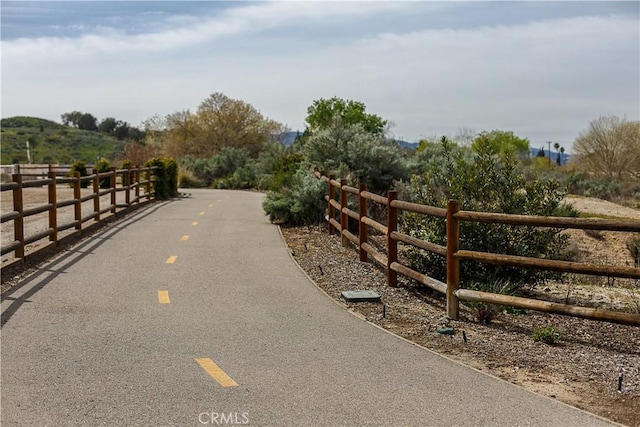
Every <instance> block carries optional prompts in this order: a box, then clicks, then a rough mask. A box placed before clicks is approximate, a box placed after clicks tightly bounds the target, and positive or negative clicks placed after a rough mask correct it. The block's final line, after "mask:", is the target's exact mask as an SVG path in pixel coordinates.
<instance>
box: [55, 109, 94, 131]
mask: <svg viewBox="0 0 640 427" xmlns="http://www.w3.org/2000/svg"><path fill="white" fill-rule="evenodd" d="M60 117H61V118H62V123H63V124H64V125H67V126H73V127H77V128H78V129H82V130H91V131H97V130H98V119H96V118H95V117H94V116H93V115H92V114H89V113H81V112H80V111H72V112H70V113H64V114H62V115H61V116H60Z"/></svg>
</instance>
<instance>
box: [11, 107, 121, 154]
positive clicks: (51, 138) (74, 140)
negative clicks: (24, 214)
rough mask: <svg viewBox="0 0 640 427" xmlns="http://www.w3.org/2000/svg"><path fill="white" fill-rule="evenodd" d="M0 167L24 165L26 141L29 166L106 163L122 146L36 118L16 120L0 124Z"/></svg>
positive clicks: (113, 140)
mask: <svg viewBox="0 0 640 427" xmlns="http://www.w3.org/2000/svg"><path fill="white" fill-rule="evenodd" d="M0 136H1V140H2V145H1V147H0V157H1V158H0V163H2V164H3V165H8V164H12V163H15V162H18V163H22V164H25V163H28V159H27V140H28V141H29V148H30V152H31V162H32V163H54V164H55V163H61V164H69V163H72V162H74V161H75V160H83V161H85V162H86V163H88V164H92V163H94V162H95V161H96V160H97V159H99V158H101V157H104V158H106V159H108V160H110V161H113V160H115V158H116V156H117V155H118V154H120V153H121V152H122V149H123V143H122V141H119V140H117V139H116V138H114V137H112V136H109V135H105V134H103V133H100V132H92V131H86V130H80V129H76V128H74V127H70V126H64V125H61V124H59V123H56V122H52V121H50V120H46V119H40V118H37V117H24V116H16V117H9V118H5V119H2V120H1V121H0Z"/></svg>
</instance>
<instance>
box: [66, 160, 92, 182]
mask: <svg viewBox="0 0 640 427" xmlns="http://www.w3.org/2000/svg"><path fill="white" fill-rule="evenodd" d="M76 173H79V174H80V176H81V177H82V176H89V172H88V171H87V165H86V164H85V163H84V162H83V161H82V160H76V161H75V162H73V164H72V165H71V169H70V170H69V176H75V174H76ZM69 186H70V187H73V184H72V183H70V184H69ZM88 186H89V181H80V188H87V187H88Z"/></svg>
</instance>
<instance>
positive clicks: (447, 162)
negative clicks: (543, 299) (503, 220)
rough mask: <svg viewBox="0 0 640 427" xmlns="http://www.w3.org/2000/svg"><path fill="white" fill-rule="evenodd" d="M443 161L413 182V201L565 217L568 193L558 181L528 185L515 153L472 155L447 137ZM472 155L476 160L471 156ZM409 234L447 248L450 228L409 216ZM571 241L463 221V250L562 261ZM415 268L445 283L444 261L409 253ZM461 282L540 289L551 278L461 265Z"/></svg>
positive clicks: (546, 232) (550, 233)
mask: <svg viewBox="0 0 640 427" xmlns="http://www.w3.org/2000/svg"><path fill="white" fill-rule="evenodd" d="M441 150H442V153H441V156H442V159H443V162H441V163H439V164H433V165H432V167H431V168H430V169H429V170H428V171H427V172H426V173H425V174H424V175H422V176H413V177H412V178H411V191H412V192H413V196H412V199H413V200H415V201H417V202H419V203H422V204H426V205H430V206H437V207H446V205H447V201H448V200H457V201H458V202H459V203H460V208H461V209H462V210H470V211H482V212H500V213H509V214H522V215H543V216H550V215H554V214H556V213H558V212H559V210H558V208H559V207H560V206H561V201H562V199H563V197H564V193H563V192H562V191H560V189H559V184H558V182H557V181H541V180H537V179H533V180H530V181H529V180H527V179H525V177H524V176H522V175H520V174H519V173H518V172H517V170H518V168H517V164H518V162H517V160H516V157H515V156H514V155H513V154H507V155H505V156H502V157H500V156H496V155H495V153H494V150H493V148H492V147H491V146H483V147H482V148H481V149H478V150H473V151H471V152H469V151H464V150H460V149H455V147H454V146H452V145H451V144H450V143H449V141H448V140H447V139H446V138H445V137H443V139H442V141H441ZM469 154H470V155H469ZM403 228H404V230H405V232H407V233H408V234H409V235H411V236H413V237H417V238H420V239H423V240H426V241H429V242H433V243H436V244H440V245H446V224H445V221H444V220H441V219H439V218H435V217H430V216H425V215H419V214H414V213H406V214H405V216H404V224H403ZM565 245H566V237H565V236H562V235H561V234H560V232H559V231H557V230H554V229H539V228H535V227H517V226H511V225H503V224H479V223H471V222H463V223H461V225H460V246H461V248H462V249H468V250H477V251H486V252H494V253H503V254H508V255H519V256H531V257H542V258H558V257H560V256H561V255H562V250H563V248H564V246H565ZM406 255H407V257H408V259H409V261H410V264H411V266H412V268H414V269H416V270H418V271H421V272H423V273H425V274H428V275H429V276H432V277H434V278H437V279H439V280H445V277H446V265H445V264H446V263H445V259H444V258H443V257H440V256H439V255H436V254H432V253H427V254H425V253H423V252H421V251H420V250H417V249H409V250H408V251H407V253H406ZM460 267H461V276H460V277H461V283H462V284H463V286H465V287H476V285H478V283H480V284H481V285H480V286H479V287H480V288H482V286H483V285H492V284H493V283H495V282H496V281H498V280H504V281H508V282H510V283H513V284H514V285H523V284H530V285H534V284H535V283H537V282H538V281H540V280H542V279H543V278H544V277H546V276H545V275H546V274H547V273H545V272H541V271H538V270H532V269H522V268H517V267H509V266H492V265H487V264H481V263H471V262H463V263H461V266H460Z"/></svg>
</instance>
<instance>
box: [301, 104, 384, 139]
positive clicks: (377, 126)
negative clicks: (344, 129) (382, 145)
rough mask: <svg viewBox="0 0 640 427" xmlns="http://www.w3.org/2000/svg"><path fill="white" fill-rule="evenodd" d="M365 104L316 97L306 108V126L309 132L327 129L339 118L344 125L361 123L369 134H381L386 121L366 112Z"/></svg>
mask: <svg viewBox="0 0 640 427" xmlns="http://www.w3.org/2000/svg"><path fill="white" fill-rule="evenodd" d="M366 109H367V108H366V106H365V105H364V103H362V102H357V101H352V100H344V99H342V98H338V97H335V96H334V97H333V98H331V99H322V98H321V99H318V100H315V101H313V103H312V104H311V106H309V108H307V118H306V122H307V126H308V128H309V130H310V131H311V132H316V131H319V130H322V129H328V128H329V127H331V126H332V125H333V123H334V120H335V119H336V118H339V119H340V120H341V122H342V123H343V124H344V126H351V125H357V124H358V125H361V126H362V128H363V129H364V130H365V131H366V132H369V133H371V134H374V135H382V134H383V133H384V131H385V126H387V124H388V122H387V121H386V120H383V119H382V118H381V117H380V116H377V115H375V114H371V113H367V112H366Z"/></svg>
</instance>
